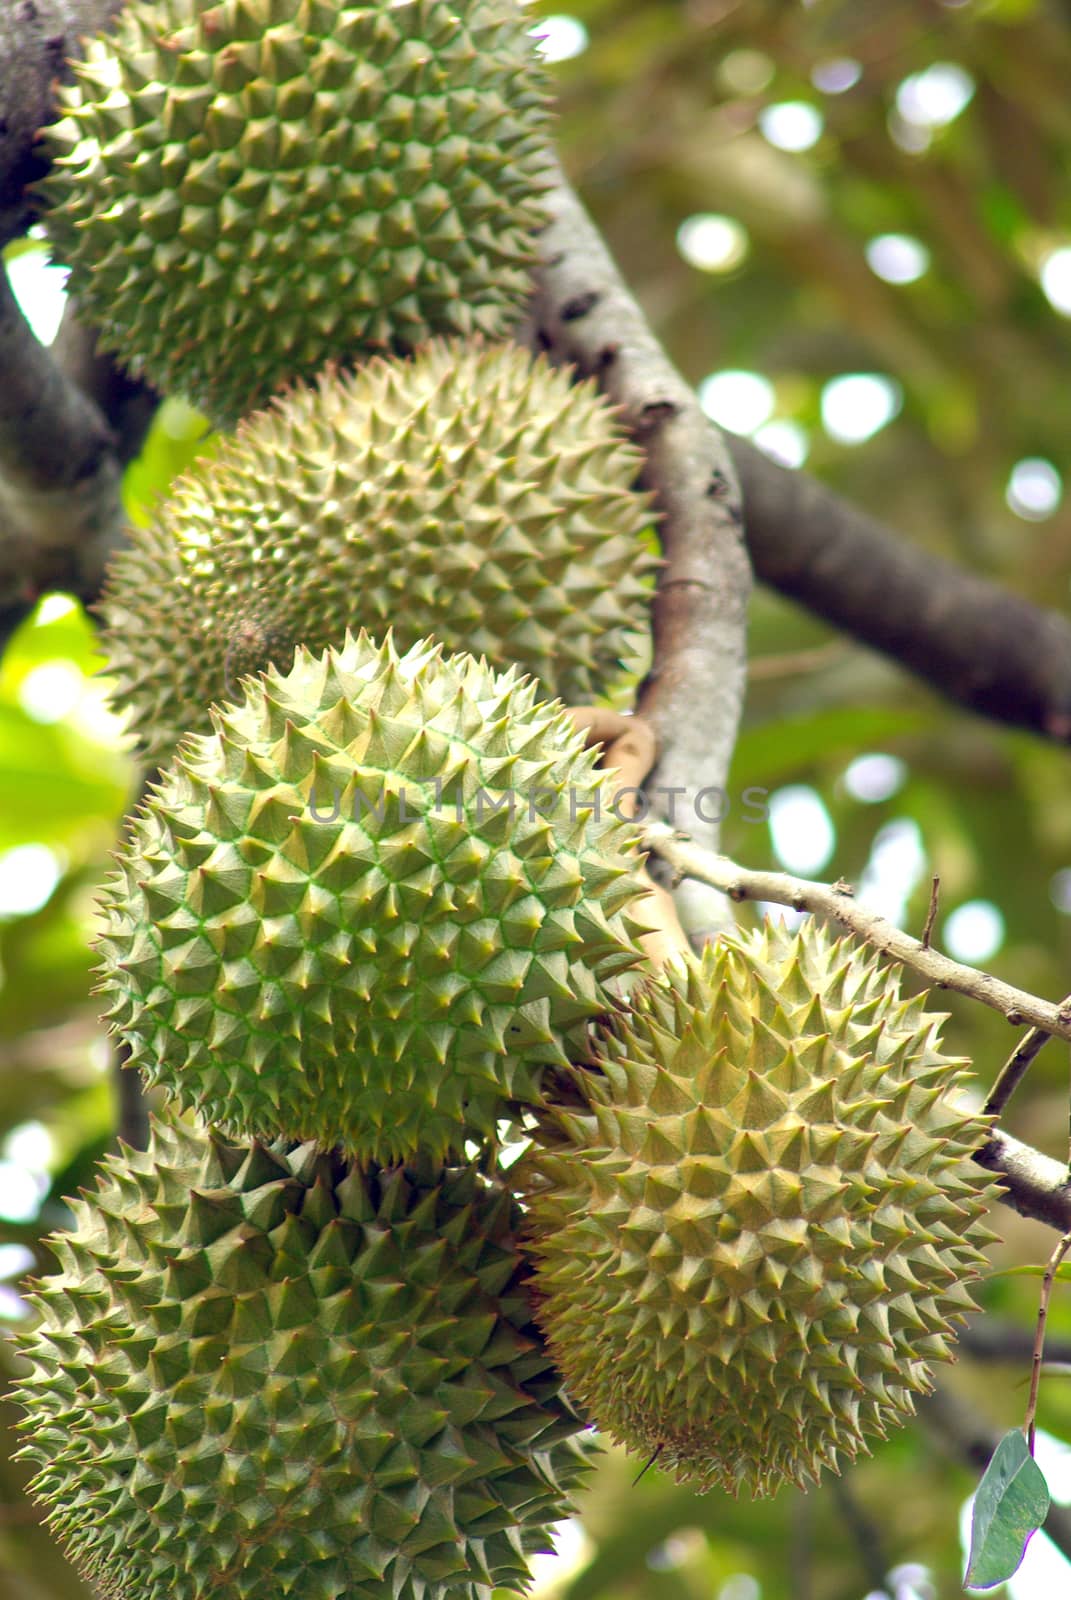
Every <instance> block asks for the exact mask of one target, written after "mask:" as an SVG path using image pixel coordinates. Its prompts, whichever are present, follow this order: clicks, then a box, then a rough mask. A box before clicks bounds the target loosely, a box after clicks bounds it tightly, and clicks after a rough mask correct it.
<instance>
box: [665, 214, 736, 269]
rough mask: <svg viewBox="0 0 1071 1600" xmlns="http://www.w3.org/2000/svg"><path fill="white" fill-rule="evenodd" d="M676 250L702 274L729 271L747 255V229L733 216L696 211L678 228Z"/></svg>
mask: <svg viewBox="0 0 1071 1600" xmlns="http://www.w3.org/2000/svg"><path fill="white" fill-rule="evenodd" d="M677 249H678V250H679V251H680V253H681V255H682V256H683V257H684V259H685V261H687V263H688V265H689V266H690V267H698V268H699V270H700V271H701V272H731V271H732V269H733V268H734V267H737V266H739V265H740V263H741V261H743V259H744V257H745V256H746V255H747V250H748V236H747V229H746V228H745V227H744V226H743V224H742V223H739V222H737V221H736V219H735V217H723V216H720V215H719V214H718V213H716V212H713V211H702V212H697V213H696V215H695V216H692V217H686V218H685V220H684V221H683V222H682V223H681V225H680V227H679V228H678V229H677Z"/></svg>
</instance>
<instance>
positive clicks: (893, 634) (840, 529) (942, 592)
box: [729, 438, 1071, 743]
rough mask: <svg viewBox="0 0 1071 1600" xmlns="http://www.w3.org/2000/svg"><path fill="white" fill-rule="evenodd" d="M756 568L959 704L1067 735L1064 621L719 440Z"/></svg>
mask: <svg viewBox="0 0 1071 1600" xmlns="http://www.w3.org/2000/svg"><path fill="white" fill-rule="evenodd" d="M729 447H730V450H731V452H732V457H733V461H734V462H735V464H736V470H737V472H738V474H739V477H740V481H741V485H742V488H743V494H744V507H745V511H746V518H747V540H748V547H749V549H750V551H751V559H752V562H753V563H754V567H755V575H756V577H758V578H759V579H760V580H761V581H762V582H763V583H765V584H768V585H769V586H770V587H771V588H772V589H777V590H778V591H779V592H780V593H781V594H784V595H788V596H789V597H790V598H791V599H793V600H798V601H799V602H800V603H801V604H802V605H805V606H806V607H807V608H808V610H810V611H813V612H815V613H817V615H818V616H820V617H824V618H825V620H826V621H827V622H829V623H832V625H833V626H834V627H835V628H839V629H841V630H842V632H844V633H849V634H851V635H852V636H853V637H854V638H856V639H858V640H859V641H860V642H861V643H862V644H866V645H870V646H871V647H872V648H873V649H875V650H880V651H882V652H883V653H884V654H885V655H887V656H891V657H892V659H893V660H894V661H897V662H899V663H900V665H901V666H904V667H907V668H908V669H909V670H910V671H912V672H914V673H916V674H917V676H919V677H920V678H924V679H925V680H926V682H927V683H929V684H931V685H932V686H933V687H934V688H935V689H937V690H939V691H940V692H941V693H942V694H945V695H948V696H949V697H950V698H951V699H953V700H957V701H959V702H960V704H961V705H965V706H968V707H970V709H971V710H972V711H978V712H980V713H982V715H983V716H987V717H993V718H995V719H996V720H998V721H1000V722H1007V723H1011V724H1012V725H1013V726H1015V727H1021V728H1029V729H1030V730H1031V731H1032V732H1034V733H1040V734H1043V735H1044V736H1045V737H1046V738H1049V739H1056V740H1058V741H1060V742H1061V743H1069V742H1071V623H1069V622H1068V619H1067V618H1066V617H1064V616H1063V615H1062V614H1061V613H1060V612H1057V611H1049V610H1046V609H1044V608H1043V607H1041V606H1035V605H1032V604H1031V603H1030V601H1028V600H1024V599H1022V598H1021V597H1020V596H1019V595H1014V594H1010V593H1008V592H1007V591H1006V590H1004V589H1002V588H1000V587H999V585H997V584H995V583H990V582H989V581H987V580H986V579H985V578H979V577H977V576H975V575H974V574H973V573H969V572H964V571H963V570H962V569H961V568H959V567H956V566H954V565H953V564H952V563H951V562H949V561H945V560H942V559H941V557H939V556H935V555H932V554H930V553H929V552H928V551H924V550H920V549H918V548H916V547H914V546H912V545H910V544H908V543H907V542H906V541H905V540H903V539H901V538H899V537H898V536H897V535H896V534H894V533H891V532H890V531H889V530H888V529H887V528H884V527H883V526H882V525H881V523H880V522H877V521H876V520H875V519H874V518H873V517H870V516H868V515H867V514H866V512H864V511H860V510H858V509H857V508H856V507H855V506H852V505H849V503H848V502H847V501H846V500H842V499H841V498H840V496H839V495H837V494H835V493H834V492H833V491H832V490H831V489H827V488H826V487H825V486H824V485H823V484H821V483H818V482H816V480H815V479H813V478H808V477H807V476H806V474H804V473H802V472H791V471H789V470H787V469H786V468H784V467H781V466H778V465H777V463H776V462H773V461H771V460H770V459H769V457H767V456H765V455H764V454H763V453H762V451H761V450H758V449H756V448H755V446H754V445H751V444H749V443H748V442H747V440H746V439H739V438H730V440H729Z"/></svg>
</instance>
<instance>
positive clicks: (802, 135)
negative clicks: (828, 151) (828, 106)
mask: <svg viewBox="0 0 1071 1600" xmlns="http://www.w3.org/2000/svg"><path fill="white" fill-rule="evenodd" d="M824 127H825V118H824V117H823V116H822V113H821V112H820V111H819V109H818V107H817V106H812V105H811V104H810V102H809V101H807V100H780V101H778V102H777V103H776V104H775V105H772V106H765V107H764V108H763V109H762V110H761V111H760V112H759V128H760V129H761V131H762V136H763V138H764V139H765V140H766V142H767V143H768V144H772V145H774V146H775V147H776V148H777V149H778V150H787V151H789V152H790V153H791V154H793V155H798V154H799V153H800V152H801V151H803V150H810V149H811V148H812V147H813V146H814V145H816V144H817V143H818V141H819V139H820V138H821V137H822V129H823V128H824Z"/></svg>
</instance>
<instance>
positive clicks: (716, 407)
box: [699, 371, 775, 433]
mask: <svg viewBox="0 0 1071 1600" xmlns="http://www.w3.org/2000/svg"><path fill="white" fill-rule="evenodd" d="M774 398H775V397H774V389H773V384H772V383H771V382H770V381H769V379H768V378H764V377H762V376H761V374H760V373H758V372H738V371H725V372H712V373H711V374H710V376H709V377H708V378H704V379H703V381H702V383H701V384H700V385H699V404H700V405H701V406H702V407H703V410H704V411H705V412H706V414H707V416H708V417H709V418H710V419H711V421H712V422H716V423H717V424H718V426H719V428H728V429H730V431H731V432H733V433H754V432H755V430H756V428H761V427H762V425H763V423H764V422H768V421H769V419H770V416H771V414H772V412H773V408H774Z"/></svg>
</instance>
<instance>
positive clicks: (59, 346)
mask: <svg viewBox="0 0 1071 1600" xmlns="http://www.w3.org/2000/svg"><path fill="white" fill-rule="evenodd" d="M50 354H51V355H52V358H53V360H54V361H55V362H57V363H58V365H59V367H60V369H61V371H62V372H63V373H64V374H65V375H66V376H67V377H68V378H69V379H70V380H71V382H72V383H76V384H77V385H78V387H79V389H81V391H82V393H83V394H84V395H86V396H87V398H88V399H90V400H91V401H92V402H93V404H94V405H95V406H96V407H97V409H98V411H99V412H100V413H101V415H102V416H103V417H104V419H105V421H106V422H107V424H108V427H109V428H110V429H111V435H112V440H113V442H114V449H115V454H116V457H117V459H118V462H119V465H120V466H121V467H125V466H126V465H127V463H128V462H129V461H133V459H134V457H135V456H136V455H137V454H138V453H139V451H140V450H141V447H142V445H143V444H144V442H145V435H146V434H147V433H148V431H149V425H150V423H151V422H152V419H153V416H154V414H155V412H156V408H157V406H158V405H159V404H160V396H159V395H158V394H157V393H156V391H155V389H150V387H149V385H148V384H147V383H145V382H143V380H142V379H141V378H134V377H131V375H130V373H129V372H126V371H124V369H123V368H122V367H120V366H119V365H117V363H116V361H115V360H114V358H113V357H112V356H110V355H107V354H104V353H102V352H101V351H100V350H98V349H97V333H96V329H95V328H93V327H91V326H90V324H89V323H87V322H83V320H82V318H81V315H80V313H79V308H78V305H77V302H76V301H75V299H74V297H73V296H71V295H69V296H68V297H67V303H66V306H65V307H64V311H63V320H62V321H61V323H60V326H59V332H58V333H57V335H56V339H55V342H54V343H53V345H52V347H51V351H50Z"/></svg>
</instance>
